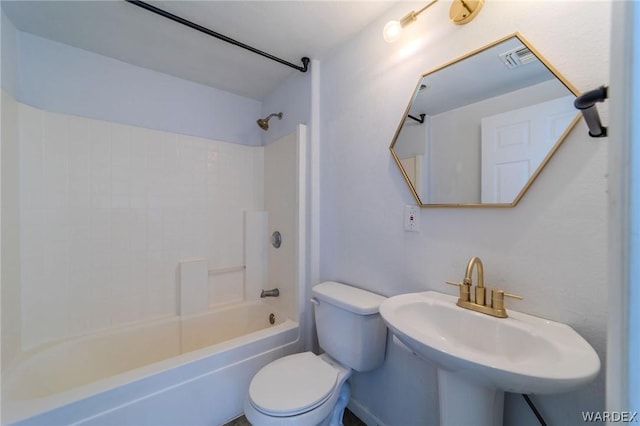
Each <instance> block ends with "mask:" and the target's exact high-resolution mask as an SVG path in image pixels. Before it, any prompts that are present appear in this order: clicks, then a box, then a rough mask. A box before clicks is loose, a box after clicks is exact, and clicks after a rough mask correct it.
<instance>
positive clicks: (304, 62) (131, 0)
mask: <svg viewBox="0 0 640 426" xmlns="http://www.w3.org/2000/svg"><path fill="white" fill-rule="evenodd" d="M125 1H126V2H127V3H131V4H133V5H134V6H138V7H141V8H143V9H146V10H148V11H149V12H153V13H155V14H157V15H160V16H163V17H165V18H167V19H171V20H172V21H174V22H177V23H179V24H182V25H185V26H187V27H189V28H192V29H194V30H197V31H200V32H202V33H205V34H207V35H209V36H211V37H215V38H217V39H219V40H222V41H226V42H227V43H230V44H233V45H234V46H238V47H241V48H243V49H246V50H248V51H250V52H253V53H256V54H258V55H261V56H264V57H265V58H268V59H271V60H272V61H276V62H279V63H281V64H283V65H286V66H288V67H291V68H294V69H297V70H298V71H300V72H307V70H308V69H309V61H310V59H309V58H307V57H306V56H305V57H303V58H302V59H301V61H302V66H299V65H296V64H292V63H291V62H288V61H285V60H284V59H281V58H278V57H277V56H273V55H271V54H269V53H266V52H263V51H262V50H260V49H256V48H255V47H252V46H249V45H247V44H244V43H242V42H239V41H238V40H234V39H232V38H230V37H227V36H226V35H223V34H220V33H217V32H215V31H213V30H210V29H209V28H206V27H203V26H202V25H198V24H196V23H194V22H191V21H188V20H186V19H184V18H181V17H179V16H177V15H174V14H173V13H169V12H167V11H165V10H162V9H159V8H157V7H155V6H152V5H150V4H148V3H145V2H143V1H138V0H125Z"/></svg>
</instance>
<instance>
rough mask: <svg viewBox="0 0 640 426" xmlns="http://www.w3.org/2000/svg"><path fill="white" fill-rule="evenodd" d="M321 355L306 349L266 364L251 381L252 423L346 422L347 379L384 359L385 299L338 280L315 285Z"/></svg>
mask: <svg viewBox="0 0 640 426" xmlns="http://www.w3.org/2000/svg"><path fill="white" fill-rule="evenodd" d="M312 295H313V297H312V298H311V302H312V303H313V304H314V305H315V318H316V328H317V331H318V342H319V344H320V348H321V349H322V350H323V351H324V353H323V354H321V355H315V354H314V353H312V352H303V353H298V354H294V355H289V356H285V357H283V358H280V359H277V360H275V361H273V362H271V363H270V364H267V365H266V366H264V367H263V368H262V369H261V370H260V371H258V372H257V373H256V375H255V376H254V377H253V379H252V380H251V384H250V385H249V392H248V395H247V398H246V399H245V402H244V413H245V416H246V417H247V419H248V420H249V421H250V422H251V424H252V425H254V426H270V425H278V426H286V425H297V426H316V425H330V426H340V425H342V415H343V413H344V409H345V407H346V406H347V403H348V402H349V397H350V388H349V384H348V383H347V379H348V378H349V377H350V376H351V374H352V372H353V371H354V370H355V371H371V370H374V369H376V368H378V367H380V366H381V365H382V363H383V362H384V356H385V349H386V343H387V327H386V326H385V324H384V322H383V321H382V318H381V317H380V314H379V307H380V304H381V303H382V301H383V300H385V297H383V296H380V295H378V294H374V293H371V292H368V291H365V290H361V289H359V288H355V287H351V286H348V285H345V284H341V283H337V282H334V281H328V282H323V283H321V284H318V285H316V286H314V287H313V289H312Z"/></svg>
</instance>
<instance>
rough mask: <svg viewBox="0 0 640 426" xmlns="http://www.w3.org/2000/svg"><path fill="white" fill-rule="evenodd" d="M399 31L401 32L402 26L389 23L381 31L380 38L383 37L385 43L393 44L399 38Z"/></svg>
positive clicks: (392, 22) (394, 22)
mask: <svg viewBox="0 0 640 426" xmlns="http://www.w3.org/2000/svg"><path fill="white" fill-rule="evenodd" d="M400 31H402V26H401V25H400V22H398V21H389V22H387V25H385V26H384V28H383V29H382V36H383V37H384V41H386V42H387V43H393V42H394V41H396V40H397V39H398V38H400Z"/></svg>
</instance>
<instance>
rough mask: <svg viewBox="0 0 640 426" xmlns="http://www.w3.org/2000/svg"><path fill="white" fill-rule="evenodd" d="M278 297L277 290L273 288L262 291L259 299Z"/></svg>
mask: <svg viewBox="0 0 640 426" xmlns="http://www.w3.org/2000/svg"><path fill="white" fill-rule="evenodd" d="M278 296H280V290H278V289H277V288H273V289H271V290H262V291H261V292H260V297H261V298H264V297H278Z"/></svg>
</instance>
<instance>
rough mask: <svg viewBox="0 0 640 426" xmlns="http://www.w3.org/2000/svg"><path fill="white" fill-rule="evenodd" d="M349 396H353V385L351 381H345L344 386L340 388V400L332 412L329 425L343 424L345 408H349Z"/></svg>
mask: <svg viewBox="0 0 640 426" xmlns="http://www.w3.org/2000/svg"><path fill="white" fill-rule="evenodd" d="M349 398H351V386H350V385H349V382H344V384H343V385H342V388H340V396H338V402H336V406H335V407H334V409H333V413H332V414H331V421H330V422H329V426H343V425H342V418H343V417H344V409H345V408H347V404H348V403H349Z"/></svg>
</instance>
